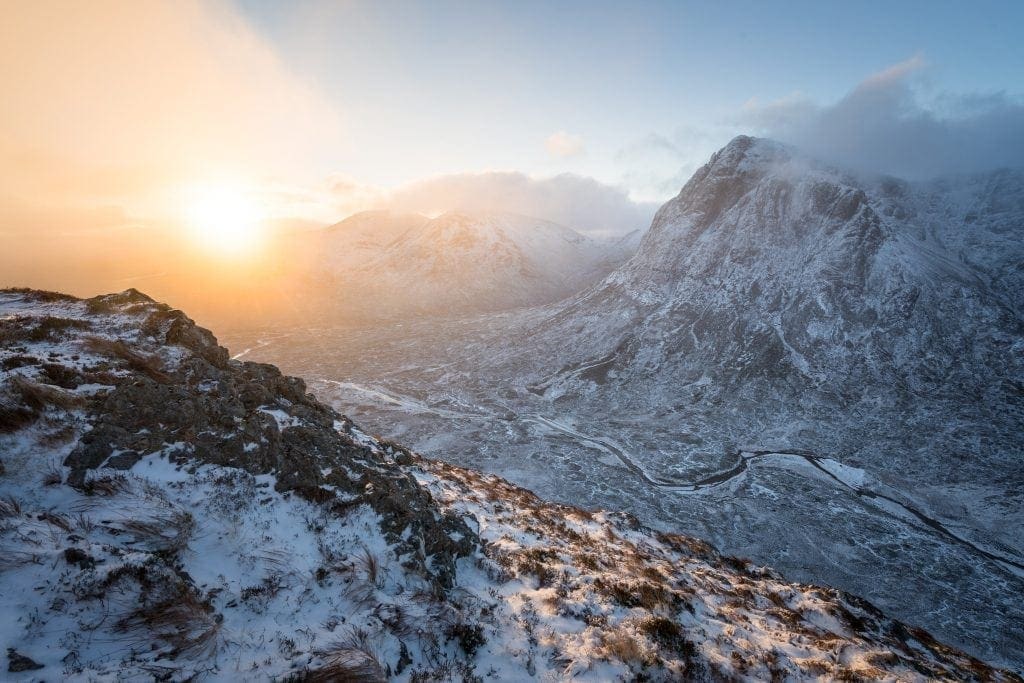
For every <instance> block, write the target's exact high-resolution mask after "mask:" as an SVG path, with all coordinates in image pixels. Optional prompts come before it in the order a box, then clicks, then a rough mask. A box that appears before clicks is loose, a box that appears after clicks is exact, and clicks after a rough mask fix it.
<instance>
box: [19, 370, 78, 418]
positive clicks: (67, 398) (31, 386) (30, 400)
mask: <svg viewBox="0 0 1024 683" xmlns="http://www.w3.org/2000/svg"><path fill="white" fill-rule="evenodd" d="M11 386H13V387H14V389H15V390H16V391H17V392H18V393H19V394H20V395H21V400H22V401H23V402H24V403H25V405H27V406H28V407H30V408H32V409H33V410H37V411H39V410H43V409H44V408H46V407H47V406H57V407H58V408H64V409H65V410H73V409H75V408H81V407H82V406H84V405H85V402H86V401H85V397H83V396H79V395H78V394H75V393H72V392H70V391H67V390H65V389H61V388H60V387H56V386H54V385H52V384H42V383H40V382H34V381H32V380H30V379H28V378H27V377H21V376H18V375H16V376H14V377H12V378H11Z"/></svg>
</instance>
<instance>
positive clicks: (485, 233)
mask: <svg viewBox="0 0 1024 683" xmlns="http://www.w3.org/2000/svg"><path fill="white" fill-rule="evenodd" d="M317 240H318V241H317V246H316V249H317V250H318V251H319V252H320V254H321V256H320V258H319V262H318V264H317V265H315V266H314V276H313V279H314V281H315V280H318V279H323V280H326V281H327V282H329V283H331V284H330V287H331V288H332V289H333V290H335V291H336V293H337V297H338V300H339V301H340V302H344V303H347V304H350V305H353V306H361V307H363V308H365V309H368V310H373V309H378V310H379V311H380V312H385V313H389V314H401V313H413V312H417V313H450V312H470V311H495V310H501V309H507V308H515V307H521V306H528V305H537V304H544V303H550V302H552V301H556V300H558V299H561V298H563V297H565V296H568V295H569V294H572V293H574V292H577V291H579V290H580V289H582V288H584V287H586V286H588V285H590V284H593V283H594V282H595V281H597V280H598V279H600V277H602V276H603V275H605V274H606V273H608V272H609V271H610V270H611V269H612V268H614V267H615V266H616V265H618V263H620V262H621V260H622V259H623V258H624V257H625V256H626V255H627V254H628V253H631V251H630V249H629V245H628V244H625V245H618V244H615V245H604V244H601V243H597V242H595V241H593V240H591V239H589V238H587V237H584V236H583V235H581V234H579V233H577V232H575V231H573V230H571V229H569V228H566V227H565V226H561V225H558V224H556V223H551V222H549V221H544V220H540V219H536V218H530V217H527V216H520V215H516V214H510V213H492V214H473V215H470V214H465V213H460V212H456V211H451V212H448V213H445V214H442V215H441V216H438V217H436V218H433V219H427V218H424V217H421V216H416V215H415V214H411V215H410V214H392V213H388V212H380V211H374V212H364V213H361V214H356V215H355V216H352V217H350V218H348V219H346V220H345V221H342V222H341V223H339V224H337V225H336V226H333V227H332V228H330V229H329V230H328V231H327V232H326V233H324V234H323V235H321V236H318V238H317ZM321 286H322V285H321Z"/></svg>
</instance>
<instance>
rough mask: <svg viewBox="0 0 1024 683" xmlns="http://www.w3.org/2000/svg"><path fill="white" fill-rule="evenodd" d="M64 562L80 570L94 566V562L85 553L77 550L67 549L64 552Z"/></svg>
mask: <svg viewBox="0 0 1024 683" xmlns="http://www.w3.org/2000/svg"><path fill="white" fill-rule="evenodd" d="M64 561H65V562H67V563H68V564H76V565H78V566H79V567H80V568H81V569H88V568H89V567H92V566H95V564H96V561H95V560H94V559H92V557H91V556H90V555H89V554H88V553H86V552H85V551H84V550H81V549H79V548H67V549H65V550H64Z"/></svg>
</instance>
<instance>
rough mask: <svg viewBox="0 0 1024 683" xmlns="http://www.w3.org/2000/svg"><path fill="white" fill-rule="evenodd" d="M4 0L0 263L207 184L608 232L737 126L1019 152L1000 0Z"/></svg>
mask: <svg viewBox="0 0 1024 683" xmlns="http://www.w3.org/2000/svg"><path fill="white" fill-rule="evenodd" d="M0 11H2V13H3V21H0V88H2V90H3V92H4V102H3V105H2V106H0V240H4V241H6V244H0V252H4V253H6V254H7V255H8V256H7V261H3V260H2V258H0V268H3V267H4V263H7V264H8V266H7V267H8V268H11V267H12V266H11V265H10V263H11V262H12V261H11V259H14V258H17V259H20V260H21V261H20V264H21V265H22V266H25V264H26V263H27V259H39V258H41V256H40V255H41V254H45V253H47V250H53V249H57V248H59V247H60V246H61V245H66V244H68V243H71V242H74V241H75V240H79V241H81V240H82V239H83V236H88V237H89V239H90V240H91V241H90V244H91V245H92V247H93V248H95V249H102V247H103V246H104V245H106V244H108V243H111V242H113V241H116V242H118V243H126V242H133V241H141V242H146V241H149V239H150V238H149V235H150V234H152V233H151V232H149V231H153V230H157V229H159V230H162V231H163V233H162V234H170V235H175V234H180V235H186V234H187V233H188V231H189V227H188V224H189V221H190V216H191V215H192V214H193V213H194V211H193V209H194V206H192V204H194V203H195V201H194V199H192V198H194V197H196V196H209V195H211V194H213V195H223V194H225V193H235V194H236V195H239V196H242V195H244V197H245V202H246V203H247V205H248V206H249V208H250V210H251V211H254V212H256V213H258V214H259V215H260V216H262V217H263V218H265V219H266V221H267V222H268V223H273V224H274V225H280V226H289V227H292V228H294V227H297V226H302V227H312V226H317V225H324V224H328V223H331V222H334V221H338V220H341V219H343V218H345V217H346V216H347V215H349V214H351V213H353V212H355V211H359V210H363V209H369V208H396V209H401V210H411V211H420V212H423V213H428V214H436V213H440V212H443V211H445V210H448V209H471V210H472V209H489V210H506V211H515V212H518V213H525V214H533V215H538V216H539V217H541V218H546V219H549V220H555V221H558V222H561V223H565V224H567V225H569V226H570V227H574V228H576V229H579V230H581V231H583V232H587V233H589V234H592V235H595V236H605V235H615V234H621V233H625V232H628V231H630V230H634V229H643V228H646V227H647V224H648V223H649V221H650V217H651V216H652V214H653V212H654V210H655V209H656V208H657V206H658V205H659V204H660V203H662V202H664V201H665V200H667V199H669V198H670V197H672V196H673V195H675V194H676V193H677V192H678V191H679V189H680V187H681V186H682V185H683V184H684V183H685V181H686V180H687V178H688V177H689V176H690V175H691V174H692V173H693V171H694V170H695V169H696V168H698V167H699V166H700V165H701V164H702V163H704V162H705V161H706V160H707V158H708V157H709V156H710V155H711V154H712V153H713V152H714V151H715V150H716V149H718V148H720V147H721V146H723V145H724V144H726V143H727V142H728V141H729V139H731V138H732V137H733V136H734V135H736V134H739V133H750V134H755V135H765V136H770V137H776V138H779V139H782V140H784V141H787V142H791V143H793V144H796V145H798V146H800V147H803V148H806V149H807V150H808V151H809V152H810V153H812V154H814V155H816V156H819V157H822V158H826V159H828V160H834V161H837V162H839V163H843V164H847V165H850V166H853V167H858V168H863V169H864V170H870V171H876V172H886V173H893V174H896V175H900V176H904V177H908V178H925V177H929V176H934V175H938V174H947V173H958V172H973V171H980V170H985V169H987V168H994V167H997V166H1021V165H1024V108H1022V107H1024V104H1022V103H1024V41H1022V40H1020V27H1021V26H1024V3H1021V2H1019V1H1012V2H984V1H982V2H972V3H966V2H939V1H932V2H894V1H892V0H890V1H889V2H870V1H866V2H856V3H838V2H820V1H818V2H802V1H798V0H791V1H788V2H765V1H762V2H715V3H695V2H694V3H690V2H682V1H678V2H665V3H660V2H630V3H605V2H593V1H591V2H558V3H551V2H501V3H499V2H468V1H467V2H446V1H442V0H435V1H432V2H391V1H387V0H378V1H375V2H314V1H311V0H294V1H292V2H271V1H269V0H179V1H175V2H160V1H158V0H150V1H147V2H128V1H127V0H122V1H120V2H118V1H114V0H95V1H94V2H88V3H84V2H57V1H54V0H39V1H38V2H31V3H27V2H18V1H16V0H0ZM211 188H212V189H211ZM226 188H227V189H226ZM229 203H231V202H229ZM235 203H236V204H237V203H238V202H235ZM192 223H193V224H194V223H195V221H192ZM200 224H203V222H200ZM192 227H193V230H192V231H193V232H195V230H194V227H195V226H194V225H193V226H192ZM69 240H70V242H69ZM11 254H16V256H11ZM15 265H17V264H15Z"/></svg>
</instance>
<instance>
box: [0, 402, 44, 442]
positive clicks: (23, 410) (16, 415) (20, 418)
mask: <svg viewBox="0 0 1024 683" xmlns="http://www.w3.org/2000/svg"><path fill="white" fill-rule="evenodd" d="M38 416H39V413H38V412H36V411H35V410H32V409H31V408H29V407H28V406H26V405H23V404H22V403H21V402H19V401H16V400H15V399H13V398H12V397H10V396H4V395H0V434H8V433H10V432H16V431H18V430H19V429H21V428H22V427H25V426H27V425H29V424H31V423H32V422H33V421H34V420H35V419H36V417H38Z"/></svg>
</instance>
